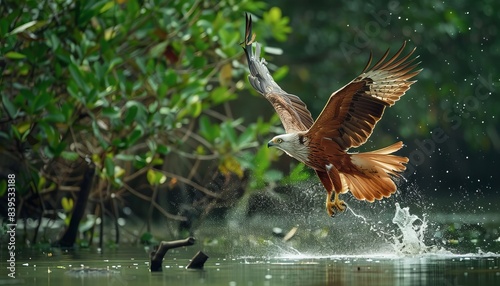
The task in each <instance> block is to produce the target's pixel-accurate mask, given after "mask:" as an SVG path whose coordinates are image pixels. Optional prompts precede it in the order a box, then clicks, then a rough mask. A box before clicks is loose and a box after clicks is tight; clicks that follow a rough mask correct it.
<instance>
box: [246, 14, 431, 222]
mask: <svg viewBox="0 0 500 286" xmlns="http://www.w3.org/2000/svg"><path fill="white" fill-rule="evenodd" d="M254 40H255V35H254V34H252V18H251V16H249V15H247V16H246V30H245V41H244V43H243V49H244V50H245V54H246V57H247V62H248V66H249V69H250V74H249V75H248V79H249V81H250V84H251V85H252V87H253V88H254V89H256V90H257V91H258V92H259V93H261V94H262V95H263V96H264V97H265V98H266V99H267V100H268V101H269V102H270V103H271V104H272V105H273V107H274V109H275V110H276V112H277V113H278V115H279V117H280V120H281V123H282V124H283V127H284V128H285V131H286V134H282V135H278V136H276V137H274V138H272V139H271V141H269V143H268V144H267V145H268V147H276V148H278V149H281V150H283V151H284V152H285V153H287V154H288V155H289V156H291V157H293V158H295V159H297V160H298V161H300V162H302V163H304V164H306V165H307V166H309V167H310V168H312V169H314V171H315V172H316V174H317V175H318V177H319V179H320V181H321V183H322V184H323V186H324V187H325V189H326V192H327V196H326V211H327V212H328V215H329V216H333V215H334V214H336V213H338V212H342V211H343V210H344V209H345V208H346V204H345V202H344V201H342V200H340V199H339V194H343V193H347V192H348V191H350V192H351V193H352V195H353V196H354V197H355V198H356V199H358V200H366V201H369V202H374V201H375V200H381V199H383V198H384V197H386V198H387V197H389V196H391V194H393V193H394V192H395V191H396V184H395V183H394V181H393V180H394V179H395V178H397V177H401V172H403V171H404V170H405V169H406V167H405V164H406V163H408V158H406V157H401V156H397V155H394V154H392V153H394V152H396V151H398V150H399V149H401V148H402V147H403V142H401V141H400V142H397V143H394V144H392V145H390V146H387V147H385V148H382V149H379V150H375V151H370V152H363V153H349V152H348V151H349V149H350V148H353V147H359V146H361V145H363V144H364V143H365V142H366V141H367V140H368V138H369V137H370V135H371V134H372V132H373V129H374V128H375V125H376V124H377V122H378V121H379V120H380V118H381V117H382V115H383V113H384V110H385V108H386V107H389V106H392V105H394V103H395V102H396V101H398V100H399V98H400V97H401V96H403V94H405V92H406V91H407V90H408V89H409V88H410V85H412V84H413V83H414V82H415V81H411V80H410V79H411V78H413V77H414V76H416V75H417V74H418V73H419V72H420V71H421V69H418V70H416V67H417V66H418V63H415V62H414V61H415V59H416V58H417V57H413V58H410V57H411V55H412V54H413V52H414V51H415V48H414V49H413V50H411V51H410V52H409V53H408V54H406V55H404V56H402V55H401V54H402V52H403V50H404V48H405V46H406V42H404V43H403V45H402V47H401V48H400V49H399V50H398V51H397V53H396V54H395V55H393V56H392V57H390V58H389V59H387V56H388V54H389V50H387V52H386V53H385V54H384V55H383V57H382V58H381V59H380V60H379V61H378V62H377V63H376V64H374V65H373V66H371V62H372V55H371V54H370V59H369V61H368V63H367V65H366V67H365V68H364V70H363V71H362V72H361V74H360V75H359V76H358V77H356V78H355V79H354V80H352V81H351V82H349V83H348V84H347V85H345V86H344V87H342V88H340V89H339V90H337V91H336V92H334V93H332V95H330V98H329V100H328V102H327V103H326V105H325V107H324V108H323V111H322V112H321V114H320V115H319V116H318V118H317V119H316V121H313V119H312V116H311V113H310V112H309V110H308V109H307V106H306V104H305V103H304V102H303V101H302V100H301V99H300V98H299V97H298V96H296V95H293V94H290V93H287V92H286V91H284V90H283V89H282V88H281V87H280V86H279V85H278V84H276V82H275V81H274V79H273V78H272V76H271V74H270V73H269V70H268V69H267V66H266V61H265V60H264V59H263V58H260V53H261V46H260V44H259V43H257V42H256V43H255V49H253V48H252V43H253V42H254ZM332 196H333V200H332Z"/></svg>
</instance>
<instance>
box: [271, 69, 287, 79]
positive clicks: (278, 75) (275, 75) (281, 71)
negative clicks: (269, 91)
mask: <svg viewBox="0 0 500 286" xmlns="http://www.w3.org/2000/svg"><path fill="white" fill-rule="evenodd" d="M288 70H289V68H288V66H282V67H280V68H278V69H277V70H276V71H275V72H274V73H273V78H274V80H275V81H279V80H281V79H283V78H284V77H285V76H286V75H287V74H288Z"/></svg>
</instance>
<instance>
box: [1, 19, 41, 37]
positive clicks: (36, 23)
mask: <svg viewBox="0 0 500 286" xmlns="http://www.w3.org/2000/svg"><path fill="white" fill-rule="evenodd" d="M44 23H45V21H43V22H42V21H40V22H39V21H30V22H27V23H24V24H22V25H21V26H18V27H17V28H15V29H14V30H12V31H11V32H10V33H8V34H7V36H12V35H15V34H18V33H22V32H24V31H26V30H29V29H30V28H32V27H34V28H36V27H38V26H40V24H44Z"/></svg>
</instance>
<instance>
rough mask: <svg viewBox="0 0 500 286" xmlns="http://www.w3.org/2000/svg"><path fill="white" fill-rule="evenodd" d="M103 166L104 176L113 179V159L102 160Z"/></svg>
mask: <svg viewBox="0 0 500 286" xmlns="http://www.w3.org/2000/svg"><path fill="white" fill-rule="evenodd" d="M104 165H105V167H106V176H107V177H108V178H113V176H114V175H115V162H113V159H111V158H110V157H106V159H104Z"/></svg>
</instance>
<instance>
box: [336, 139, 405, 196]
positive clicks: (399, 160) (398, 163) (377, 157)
mask: <svg viewBox="0 0 500 286" xmlns="http://www.w3.org/2000/svg"><path fill="white" fill-rule="evenodd" d="M402 147H403V142H397V143H394V144H392V145H390V146H388V147H385V148H382V149H379V150H375V151H371V152H365V153H357V154H351V161H352V163H353V164H354V165H355V166H356V167H357V168H358V170H359V172H354V173H349V174H348V173H341V174H340V177H341V180H342V182H343V183H344V182H345V184H346V185H347V186H348V188H349V190H350V191H351V193H352V194H353V195H354V197H356V198H357V199H358V200H367V201H369V202H373V201H374V200H380V199H382V198H384V197H385V198H387V197H390V196H391V194H393V193H394V192H396V189H397V187H396V184H395V183H394V181H393V177H401V172H403V171H404V170H406V166H405V165H404V164H406V163H408V158H406V157H401V156H397V155H392V153H393V152H396V151H398V150H399V149H401V148H402Z"/></svg>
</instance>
